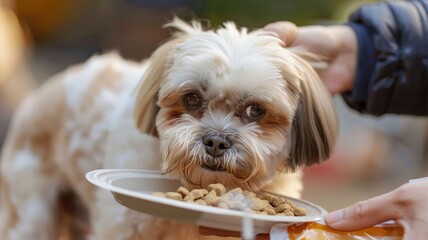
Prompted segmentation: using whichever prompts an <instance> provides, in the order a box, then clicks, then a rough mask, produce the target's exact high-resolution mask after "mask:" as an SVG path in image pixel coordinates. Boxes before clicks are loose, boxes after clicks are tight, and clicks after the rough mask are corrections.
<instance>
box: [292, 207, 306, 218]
mask: <svg viewBox="0 0 428 240" xmlns="http://www.w3.org/2000/svg"><path fill="white" fill-rule="evenodd" d="M293 212H294V215H295V216H306V215H308V211H306V209H304V208H302V207H296V208H295V209H293Z"/></svg>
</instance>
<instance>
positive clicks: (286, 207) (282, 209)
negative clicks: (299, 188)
mask: <svg viewBox="0 0 428 240" xmlns="http://www.w3.org/2000/svg"><path fill="white" fill-rule="evenodd" d="M286 209H289V210H292V208H291V206H290V205H288V204H287V203H283V204H281V205H279V206H278V207H276V208H275V212H277V213H282V212H284V210H286Z"/></svg>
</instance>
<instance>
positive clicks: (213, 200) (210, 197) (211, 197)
mask: <svg viewBox="0 0 428 240" xmlns="http://www.w3.org/2000/svg"><path fill="white" fill-rule="evenodd" d="M203 199H204V200H205V202H206V203H207V204H208V205H210V206H217V205H218V204H219V203H220V197H217V193H216V191H214V190H211V192H209V193H208V194H207V195H205V196H204V198H203Z"/></svg>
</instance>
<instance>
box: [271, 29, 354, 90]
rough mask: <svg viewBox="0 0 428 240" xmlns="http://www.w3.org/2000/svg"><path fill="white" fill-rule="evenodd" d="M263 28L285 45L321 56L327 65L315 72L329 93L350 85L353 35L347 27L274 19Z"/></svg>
mask: <svg viewBox="0 0 428 240" xmlns="http://www.w3.org/2000/svg"><path fill="white" fill-rule="evenodd" d="M264 30H265V31H270V32H274V33H276V34H277V35H278V37H279V38H280V39H281V40H283V41H284V43H285V45H286V46H287V47H296V46H301V47H304V48H306V49H307V50H309V51H310V52H312V53H315V54H318V55H320V56H321V57H323V58H324V59H325V60H326V61H327V63H328V66H327V67H326V68H325V69H322V70H319V71H318V74H319V75H320V78H321V80H322V81H323V82H324V84H325V86H326V87H327V89H328V90H329V91H330V93H331V94H332V95H335V94H337V93H341V92H345V91H348V90H350V89H352V87H353V84H354V77H355V69H356V63H357V39H356V35H355V33H354V31H353V30H352V29H351V28H350V27H348V26H344V25H340V26H328V27H326V26H305V27H296V25H294V24H293V23H291V22H275V23H271V24H268V25H266V26H265V27H264Z"/></svg>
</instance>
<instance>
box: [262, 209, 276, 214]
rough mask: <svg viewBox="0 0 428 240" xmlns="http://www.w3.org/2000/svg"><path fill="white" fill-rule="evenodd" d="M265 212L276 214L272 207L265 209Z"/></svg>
mask: <svg viewBox="0 0 428 240" xmlns="http://www.w3.org/2000/svg"><path fill="white" fill-rule="evenodd" d="M265 212H266V213H267V214H268V215H276V212H275V210H273V209H272V208H268V209H265Z"/></svg>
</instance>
